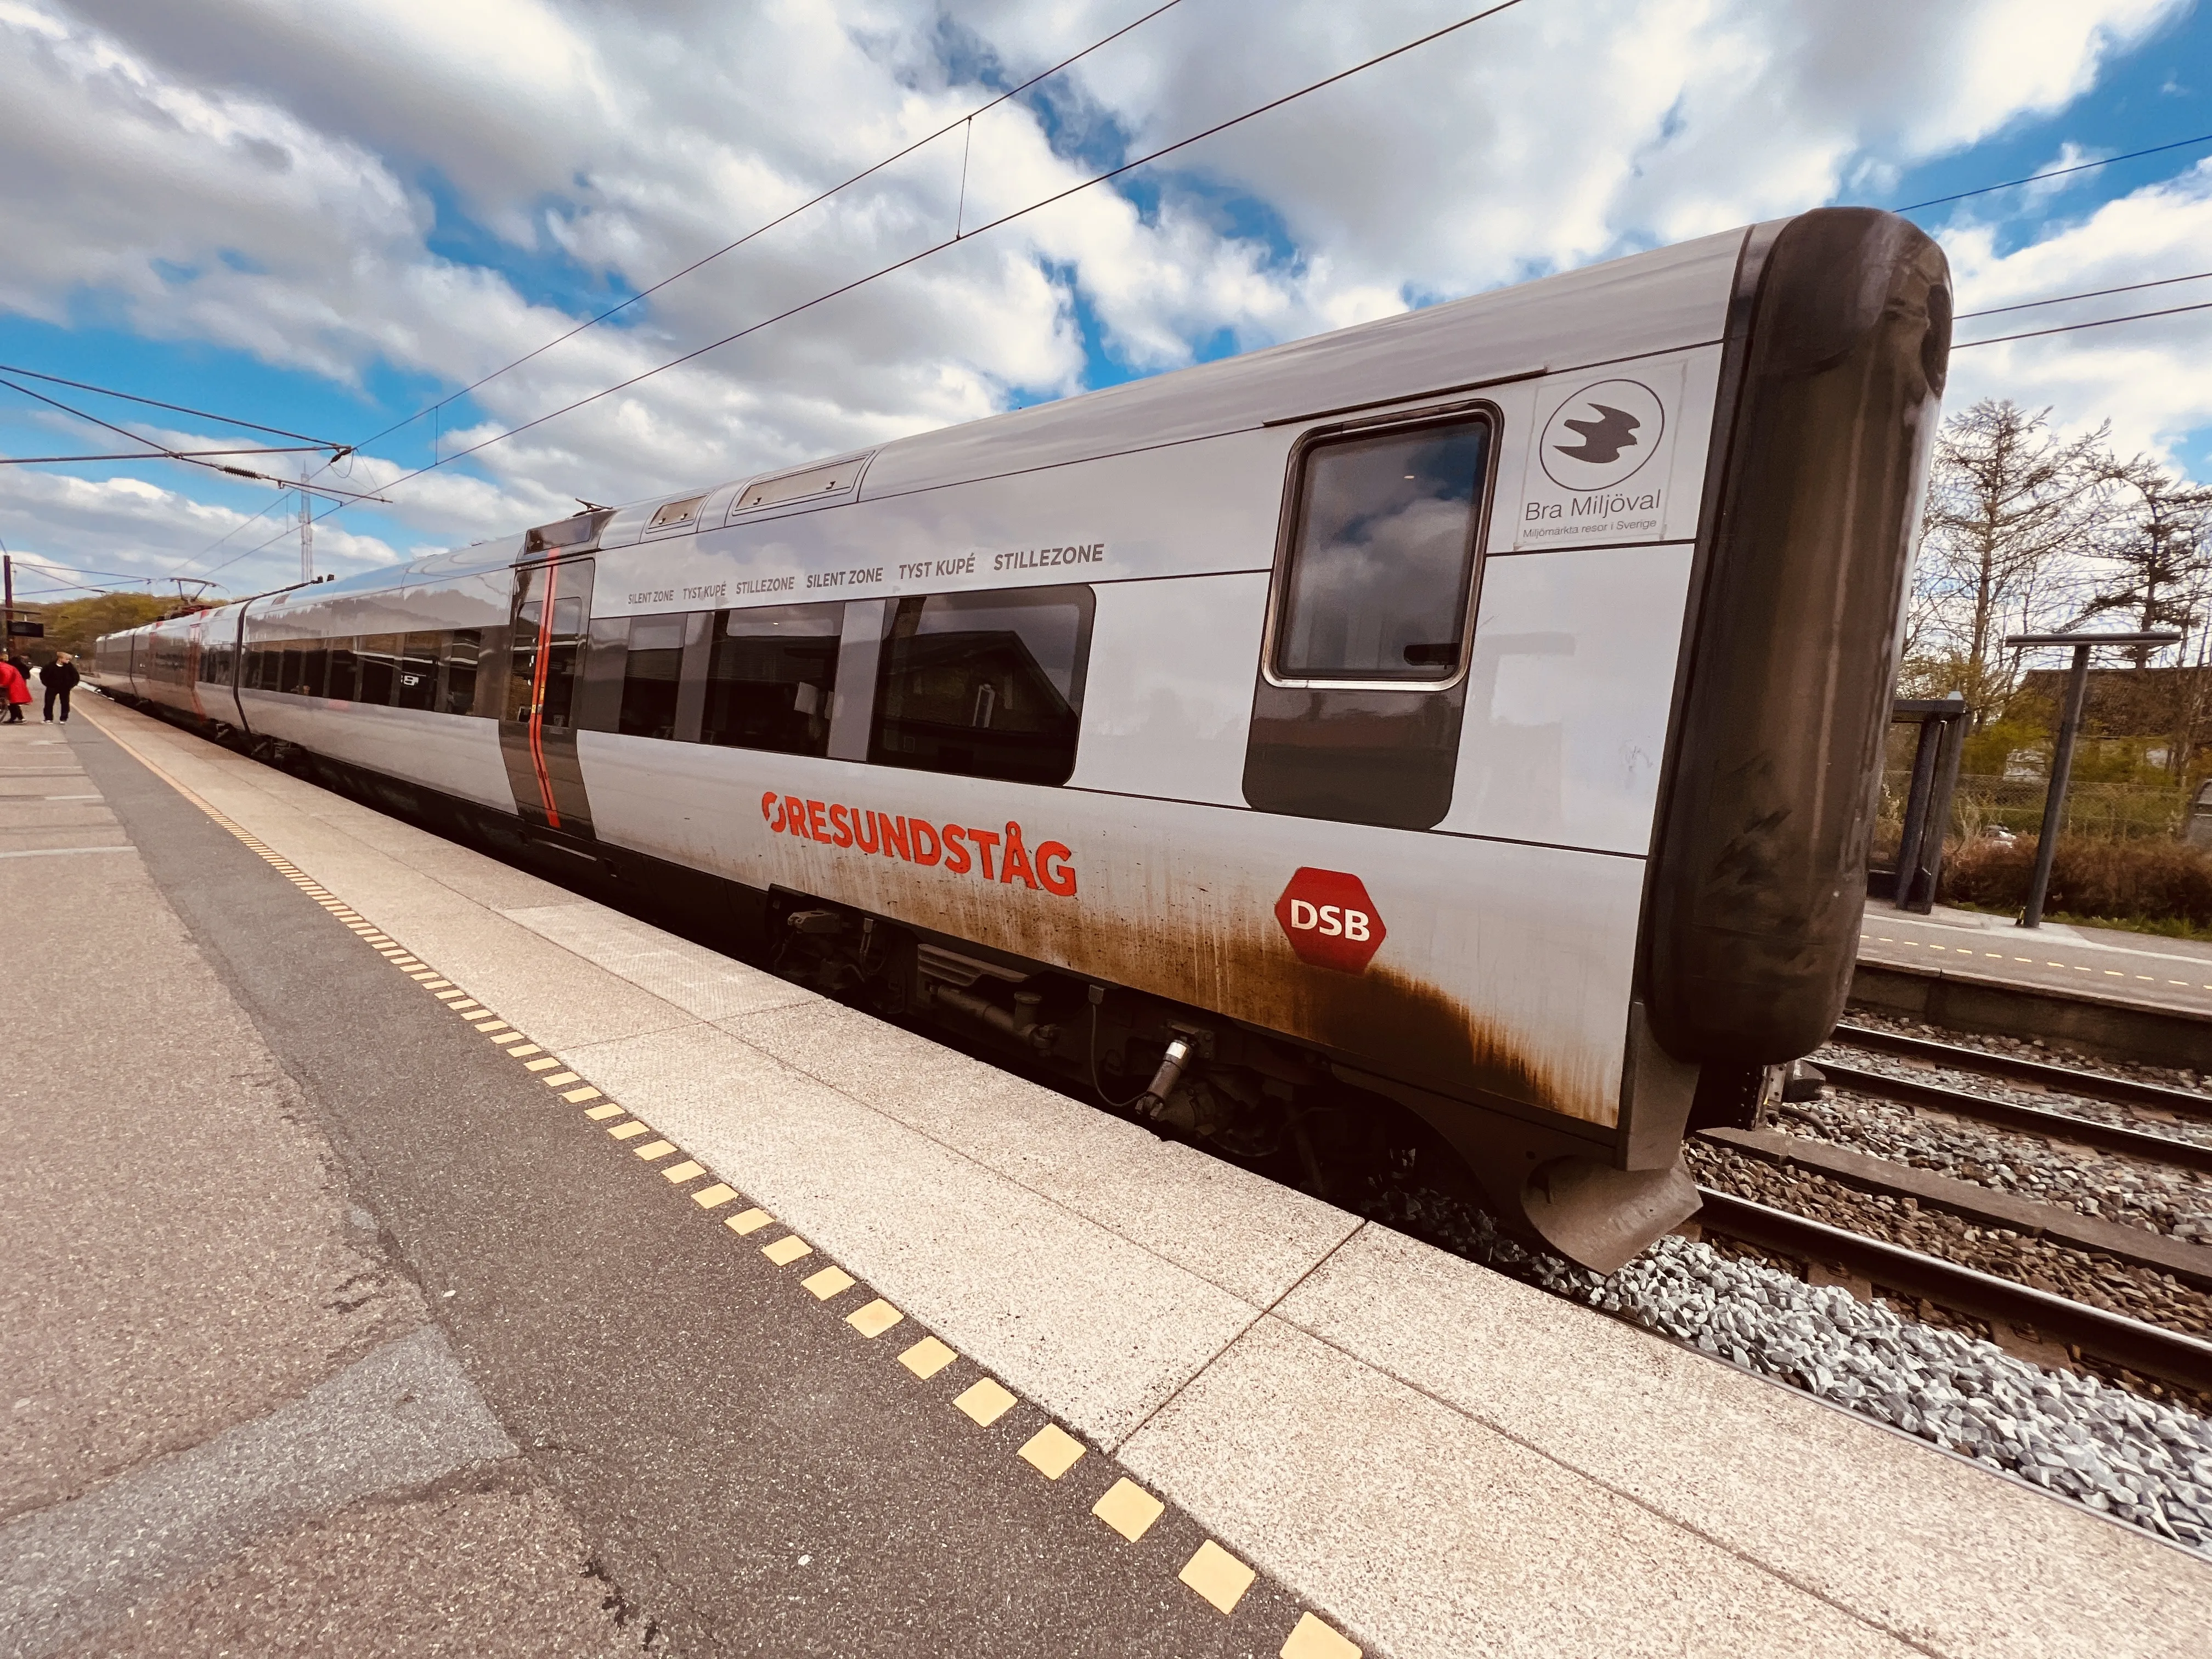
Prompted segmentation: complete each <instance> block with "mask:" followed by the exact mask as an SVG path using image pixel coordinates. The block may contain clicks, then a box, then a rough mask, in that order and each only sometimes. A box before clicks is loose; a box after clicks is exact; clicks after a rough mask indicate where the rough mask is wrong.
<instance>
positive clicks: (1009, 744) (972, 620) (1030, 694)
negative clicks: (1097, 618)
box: [869, 587, 1091, 784]
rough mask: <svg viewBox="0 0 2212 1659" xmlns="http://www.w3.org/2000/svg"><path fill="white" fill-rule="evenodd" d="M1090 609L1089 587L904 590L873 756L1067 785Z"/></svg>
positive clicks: (887, 654)
mask: <svg viewBox="0 0 2212 1659" xmlns="http://www.w3.org/2000/svg"><path fill="white" fill-rule="evenodd" d="M1090 641H1091V590H1090V589H1089V588H1087V587H1058V588H1042V589H1039V590H1036V591H1034V592H1012V593H1009V592H996V593H937V594H932V595H930V596H928V597H927V598H925V599H901V600H900V601H899V602H898V606H897V609H896V611H895V612H894V613H893V616H892V619H891V629H890V638H889V639H888V640H886V641H884V659H883V669H882V678H881V681H880V686H879V690H878V697H877V717H876V727H875V732H874V735H873V741H872V744H871V745H870V754H869V758H870V759H871V760H873V761H877V762H878V763H883V764H885V765H890V766H908V767H914V768H916V769H921V770H924V771H931V772H951V773H957V774H959V775H963V776H966V777H977V778H1005V779H1009V780H1012V781H1017V782H1023V783H1046V784H1059V783H1065V782H1066V781H1067V779H1068V776H1069V775H1070V774H1071V773H1073V771H1074V769H1075V744H1076V737H1077V733H1078V729H1079V726H1080V723H1081V710H1082V706H1083V676H1084V670H1085V661H1086V659H1087V657H1088V655H1089V650H1090Z"/></svg>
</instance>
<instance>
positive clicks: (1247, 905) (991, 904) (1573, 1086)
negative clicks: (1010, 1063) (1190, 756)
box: [777, 847, 1617, 1124]
mask: <svg viewBox="0 0 2212 1659" xmlns="http://www.w3.org/2000/svg"><path fill="white" fill-rule="evenodd" d="M777 852H778V854H781V856H780V857H779V858H778V860H777V862H778V863H779V864H781V865H782V866H784V867H783V868H781V869H780V870H779V871H778V872H777V875H778V878H779V879H780V880H781V881H783V882H785V883H786V884H788V885H790V886H792V887H793V888H797V889H799V890H801V891H805V892H811V893H814V894H817V895H819V896H822V897H823V898H828V899H833V900H836V901H840V902H845V903H848V904H853V905H855V906H858V907H860V908H863V909H866V910H871V911H873V912H875V913H876V914H878V915H887V916H891V917H894V918H896V919H897V920H900V921H908V922H911V923H913V924H914V925H915V926H917V927H927V928H930V929H933V930H934V931H936V932H939V933H945V934H949V935H951V936H952V937H954V938H957V939H974V940H975V941H977V942H978V943H981V944H985V945H992V946H994V947H996V948H997V949H1000V950H1002V951H1010V952H1012V953H1013V954H1015V955H1017V956H1021V957H1029V958H1030V959H1032V960H1035V961H1038V962H1045V963H1054V964H1056V965H1059V966H1060V967H1064V968H1066V969H1068V970H1069V971H1071V972H1074V973H1079V974H1083V975H1091V976H1095V977H1097V978H1098V979H1101V980H1103V981H1109V982H1111V983H1114V984H1118V985H1124V986H1127V987H1131V988H1133V989H1135V990H1140V991H1149V992H1152V993H1153V994H1157V995H1159V996H1164V997H1168V998H1171V999H1173V1000H1176V1001H1179V1002H1184V1003H1188V1004H1192V1005H1194V1006H1199V1007H1204V1008H1209V1009H1212V1010H1215V1011H1218V1012H1221V1013H1224V1014H1226V1015H1229V1016H1231V1017H1232V1018H1237V1019H1239V1020H1242V1021H1244V1022H1246V1023H1248V1024H1252V1025H1256V1026H1260V1027H1262V1028H1265V1029H1267V1030H1275V1031H1280V1032H1282V1033H1284V1034H1285V1036H1293V1037H1300V1038H1304V1039H1305V1040H1307V1041H1309V1042H1315V1043H1318V1044H1322V1045H1323V1046H1326V1047H1328V1048H1334V1049H1336V1050H1339V1051H1340V1052H1342V1053H1345V1054H1351V1055H1358V1056H1361V1057H1364V1059H1365V1060H1367V1061H1368V1063H1369V1065H1370V1066H1371V1068H1372V1069H1374V1070H1376V1071H1377V1072H1381V1073H1385V1074H1387V1075H1389V1076H1392V1077H1395V1078H1399V1079H1401V1080H1403V1081H1405V1082H1407V1083H1412V1084H1417V1085H1428V1086H1430V1087H1433V1088H1437V1089H1440V1090H1443V1091H1446V1092H1454V1091H1461V1092H1463V1091H1467V1090H1468V1089H1479V1090H1482V1091H1486V1092H1490V1093H1493V1094H1498V1095H1503V1096H1504V1097H1508V1098H1510V1099H1513V1100H1517V1101H1521V1102H1523V1103H1526V1104H1528V1105H1531V1106H1534V1107H1538V1108H1540V1109H1544V1110H1547V1111H1552V1112H1558V1113H1560V1114H1562V1115H1565V1116H1569V1117H1573V1118H1577V1119H1580V1120H1582V1121H1585V1122H1595V1123H1604V1124H1610V1123H1612V1122H1613V1121H1615V1118H1616V1116H1617V1105H1616V1103H1615V1101H1614V1099H1613V1097H1612V1094H1611V1091H1609V1090H1608V1088H1607V1078H1606V1077H1605V1075H1604V1074H1603V1073H1604V1067H1603V1066H1602V1065H1601V1063H1594V1062H1593V1059H1592V1057H1591V1056H1590V1055H1589V1054H1588V1053H1587V1052H1584V1051H1583V1050H1582V1049H1581V1048H1580V1047H1579V1046H1578V1045H1577V1044H1576V1042H1574V1040H1573V1037H1572V1036H1567V1037H1566V1038H1565V1041H1563V1042H1560V1043H1559V1048H1558V1052H1556V1053H1554V1054H1550V1055H1545V1054H1536V1053H1531V1052H1528V1051H1527V1050H1526V1049H1525V1048H1523V1047H1522V1045H1520V1044H1519V1043H1516V1042H1515V1041H1514V1040H1513V1039H1512V1038H1511V1037H1510V1036H1507V1035H1505V1034H1504V1032H1502V1031H1501V1030H1499V1029H1498V1025H1497V1024H1495V1023H1493V1022H1492V1021H1491V1020H1489V1019H1487V1018H1485V1017H1484V1016H1483V1015H1482V1014H1480V1012H1477V1011H1476V1010H1474V1009H1473V1008H1471V1007H1469V1006H1468V1005H1467V1003H1466V1002H1465V1000H1462V999H1461V998H1459V997H1455V996H1454V995H1452V994H1450V993H1449V992H1448V991H1446V990H1444V989H1443V988H1442V987H1438V986H1436V985H1432V984H1429V983H1426V982H1425V981H1421V980H1419V979H1418V978H1416V977H1414V976H1413V975H1410V974H1407V973H1406V972H1404V971H1403V970H1402V969H1399V968H1397V967H1395V966H1394V965H1392V964H1391V963H1389V962H1388V961H1387V960H1385V959H1378V960H1376V962H1374V963H1370V965H1369V967H1368V968H1367V969H1366V971H1365V972H1364V973H1360V974H1348V973H1342V972H1338V971H1335V970H1333V969H1328V968H1324V967H1319V966H1316V965H1314V964H1312V963H1306V962H1304V961H1302V960H1300V959H1299V957H1298V956H1297V953H1296V952H1295V951H1292V950H1291V946H1290V944H1289V942H1288V941H1287V940H1286V939H1285V938H1284V937H1283V936H1282V933H1281V931H1280V929H1279V928H1278V927H1275V926H1274V922H1273V910H1272V907H1273V894H1272V892H1270V893H1268V894H1266V895H1262V894H1261V893H1259V892H1257V891H1256V890H1255V891H1254V892H1251V893H1243V892H1235V893H1224V892H1221V891H1218V890H1199V892H1198V893H1197V894H1196V895H1194V894H1193V893H1192V891H1191V890H1189V889H1188V888H1179V889H1178V891H1177V893H1176V902H1173V903H1167V902H1159V901H1161V900H1162V899H1164V896H1162V895H1158V894H1152V895H1148V896H1150V897H1152V898H1153V899H1154V900H1155V902H1153V903H1152V905H1151V906H1150V907H1149V908H1150V909H1151V910H1152V914H1151V915H1137V916H1133V915H1125V914H1121V913H1120V912H1119V911H1118V910H1116V909H1115V908H1109V906H1108V905H1107V904H1106V903H1104V902H1102V899H1101V896H1099V895H1098V894H1097V891H1096V890H1095V888H1092V889H1087V890H1085V893H1084V895H1083V896H1082V898H1081V899H1079V901H1078V902H1076V903H1073V904H1070V903H1067V902H1065V901H1061V900H1056V899H1051V898H1044V897H1041V896H1039V895H1036V894H1032V893H1029V892H1026V891H1015V890H1012V889H1009V888H1007V887H1006V886H1003V885H1000V884H990V885H984V884H979V883H970V882H965V881H946V880H944V879H943V878H941V877H940V876H939V874H938V872H924V871H921V870H914V869H909V868H908V867H907V866H903V865H901V864H899V863H896V862H895V861H893V862H887V861H885V860H879V859H850V858H847V859H839V860H836V864H835V865H833V866H829V867H827V868H825V867H823V866H822V865H821V864H819V863H817V862H815V861H814V860H811V859H808V858H807V857H805V854H803V853H802V852H801V851H800V849H799V848H796V847H794V848H791V849H790V851H789V852H788V853H786V852H785V851H784V849H783V848H778V849H777ZM794 854H795V855H796V856H794ZM1386 954H1387V953H1386Z"/></svg>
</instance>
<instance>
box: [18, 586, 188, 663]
mask: <svg viewBox="0 0 2212 1659" xmlns="http://www.w3.org/2000/svg"><path fill="white" fill-rule="evenodd" d="M176 608H177V602H176V600H175V599H173V598H170V599H157V598H156V597H155V595H153V594H151V593H95V594H94V595H93V596H92V597H91V598H90V599H68V600H64V602H63V603H61V604H59V605H38V606H35V607H34V606H30V605H21V606H18V607H17V609H18V610H19V611H21V613H22V614H23V615H25V616H27V617H30V618H31V619H32V620H33V621H34V622H42V623H45V624H46V637H45V638H44V639H39V640H25V641H21V644H23V645H24V646H25V647H28V648H27V653H26V654H27V655H28V656H29V657H30V658H31V659H32V660H33V662H39V663H49V662H52V660H53V659H54V658H55V657H56V656H57V655H58V653H62V652H64V651H67V652H70V653H72V654H74V655H76V656H80V657H82V656H84V655H86V654H87V653H89V652H90V651H91V649H92V642H93V641H94V640H96V639H98V638H99V637H100V635H102V634H118V633H120V632H122V631H123V630H124V629H126V628H137V627H141V626H143V624H145V623H149V622H152V621H154V620H155V618H156V617H165V616H167V615H168V613H169V612H170V611H174V610H175V609H176Z"/></svg>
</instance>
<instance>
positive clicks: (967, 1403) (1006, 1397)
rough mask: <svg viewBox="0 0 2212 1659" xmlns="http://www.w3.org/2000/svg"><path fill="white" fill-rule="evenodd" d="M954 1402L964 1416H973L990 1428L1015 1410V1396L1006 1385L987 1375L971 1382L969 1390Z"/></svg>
mask: <svg viewBox="0 0 2212 1659" xmlns="http://www.w3.org/2000/svg"><path fill="white" fill-rule="evenodd" d="M952 1404H953V1406H954V1407H956V1408H957V1410H958V1411H959V1412H960V1413H961V1415H962V1416H963V1417H968V1418H972V1419H974V1420H975V1421H976V1422H978V1423H980V1424H981V1425H983V1426H984V1427H985V1428H989V1427H990V1426H991V1425H992V1424H994V1423H995V1422H997V1421H998V1420H999V1419H1000V1418H1002V1417H1004V1416H1005V1415H1006V1413H1008V1412H1010V1411H1012V1410H1013V1408H1014V1396H1013V1395H1012V1394H1011V1393H1010V1392H1008V1391H1007V1389H1006V1387H1005V1385H1003V1384H1002V1383H999V1382H998V1381H996V1380H995V1379H994V1378H992V1377H988V1376H986V1377H980V1378H978V1379H977V1380H976V1381H975V1382H974V1383H969V1385H968V1388H967V1390H966V1391H965V1392H964V1393H963V1394H962V1395H960V1397H959V1398H958V1399H957V1400H955V1401H953V1402H952Z"/></svg>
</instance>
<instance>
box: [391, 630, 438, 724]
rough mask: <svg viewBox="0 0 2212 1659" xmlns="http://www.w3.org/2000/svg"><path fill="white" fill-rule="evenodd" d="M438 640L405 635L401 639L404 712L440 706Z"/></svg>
mask: <svg viewBox="0 0 2212 1659" xmlns="http://www.w3.org/2000/svg"><path fill="white" fill-rule="evenodd" d="M438 643H439V641H438V636H437V635H435V634H403V635H400V636H399V667H398V679H399V695H398V698H397V700H396V701H397V702H398V704H399V706H400V707H401V708H436V707H437V706H438Z"/></svg>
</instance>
